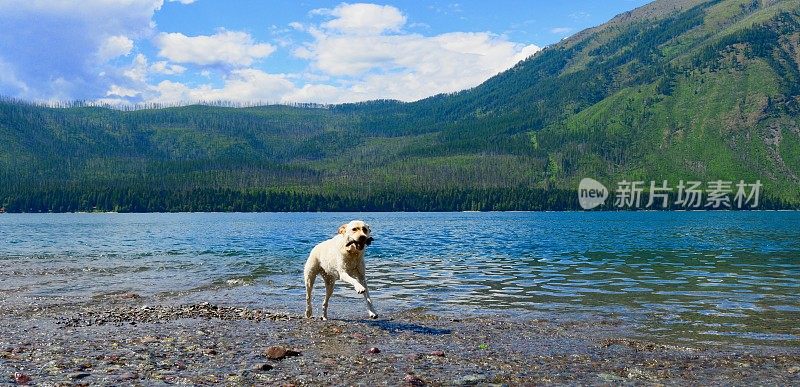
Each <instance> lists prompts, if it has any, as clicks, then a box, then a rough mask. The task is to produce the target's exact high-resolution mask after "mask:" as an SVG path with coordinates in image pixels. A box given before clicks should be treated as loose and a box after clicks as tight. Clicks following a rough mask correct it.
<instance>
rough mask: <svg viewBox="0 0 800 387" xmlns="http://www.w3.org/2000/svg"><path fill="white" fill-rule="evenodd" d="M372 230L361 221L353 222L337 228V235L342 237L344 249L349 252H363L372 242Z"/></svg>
mask: <svg viewBox="0 0 800 387" xmlns="http://www.w3.org/2000/svg"><path fill="white" fill-rule="evenodd" d="M371 232H372V229H371V228H370V226H369V225H368V224H366V223H364V221H362V220H353V221H351V222H350V223H345V224H343V225H341V226H339V234H341V235H342V236H344V240H345V249H347V250H348V251H350V252H355V251H363V250H364V249H365V248H366V247H367V246H369V245H370V244H371V243H372V241H373V238H372V235H371Z"/></svg>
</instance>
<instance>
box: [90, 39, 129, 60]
mask: <svg viewBox="0 0 800 387" xmlns="http://www.w3.org/2000/svg"><path fill="white" fill-rule="evenodd" d="M132 49H133V40H130V39H129V38H128V37H127V36H124V35H117V36H109V37H108V38H107V39H106V40H105V41H104V42H103V44H102V45H101V46H100V49H99V50H98V52H97V55H98V56H99V57H100V60H101V61H103V62H105V61H108V60H110V59H114V58H116V57H118V56H122V55H128V54H130V53H131V50H132Z"/></svg>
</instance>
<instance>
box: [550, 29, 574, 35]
mask: <svg viewBox="0 0 800 387" xmlns="http://www.w3.org/2000/svg"><path fill="white" fill-rule="evenodd" d="M570 31H572V28H570V27H555V28H551V29H550V33H551V34H558V35H561V34H566V33H569V32H570Z"/></svg>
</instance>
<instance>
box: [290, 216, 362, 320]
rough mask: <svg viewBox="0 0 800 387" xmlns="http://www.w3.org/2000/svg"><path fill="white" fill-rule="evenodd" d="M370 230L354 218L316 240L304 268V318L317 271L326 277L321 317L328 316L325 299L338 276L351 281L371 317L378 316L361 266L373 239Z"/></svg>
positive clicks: (329, 295) (307, 316) (327, 297)
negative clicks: (361, 295) (362, 297)
mask: <svg viewBox="0 0 800 387" xmlns="http://www.w3.org/2000/svg"><path fill="white" fill-rule="evenodd" d="M370 232H371V229H370V227H369V225H368V224H366V223H364V222H363V221H360V220H354V221H351V222H350V223H347V224H343V225H341V226H340V227H339V231H338V233H337V234H336V236H334V237H333V238H331V239H328V240H326V241H323V242H321V243H319V244H318V245H316V246H315V247H314V248H313V249H312V250H311V253H310V254H309V255H308V260H307V261H306V265H305V270H304V271H303V277H304V279H305V285H306V318H311V316H312V307H311V292H312V290H313V289H314V280H315V279H316V277H317V276H318V275H320V276H322V279H323V280H324V281H325V299H324V301H323V302H322V319H323V320H327V319H328V301H330V298H331V295H332V294H333V286H334V284H335V283H336V280H339V279H341V280H343V281H345V282H347V283H349V284H351V285H353V288H354V289H355V291H356V292H357V293H358V294H363V295H364V300H365V301H366V303H367V312H368V313H369V317H370V318H377V317H378V314H377V313H375V309H374V308H373V306H372V300H371V299H370V297H369V290H368V289H367V280H366V268H365V267H364V251H365V250H366V247H367V246H369V244H370V243H372V236H371V235H370Z"/></svg>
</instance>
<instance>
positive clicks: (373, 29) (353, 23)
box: [311, 3, 406, 35]
mask: <svg viewBox="0 0 800 387" xmlns="http://www.w3.org/2000/svg"><path fill="white" fill-rule="evenodd" d="M311 13H312V14H318V15H330V16H333V17H334V19H333V20H330V21H327V22H325V23H323V24H322V27H323V28H326V29H330V30H336V31H341V32H346V33H348V34H364V35H370V34H379V33H382V32H384V31H398V30H399V29H400V27H402V26H403V25H404V24H405V23H406V16H405V15H403V13H402V12H400V10H399V9H397V8H395V7H392V6H389V5H377V4H366V3H357V4H346V3H343V4H341V5H339V6H338V7H336V8H334V9H317V10H313V11H312V12H311Z"/></svg>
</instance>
